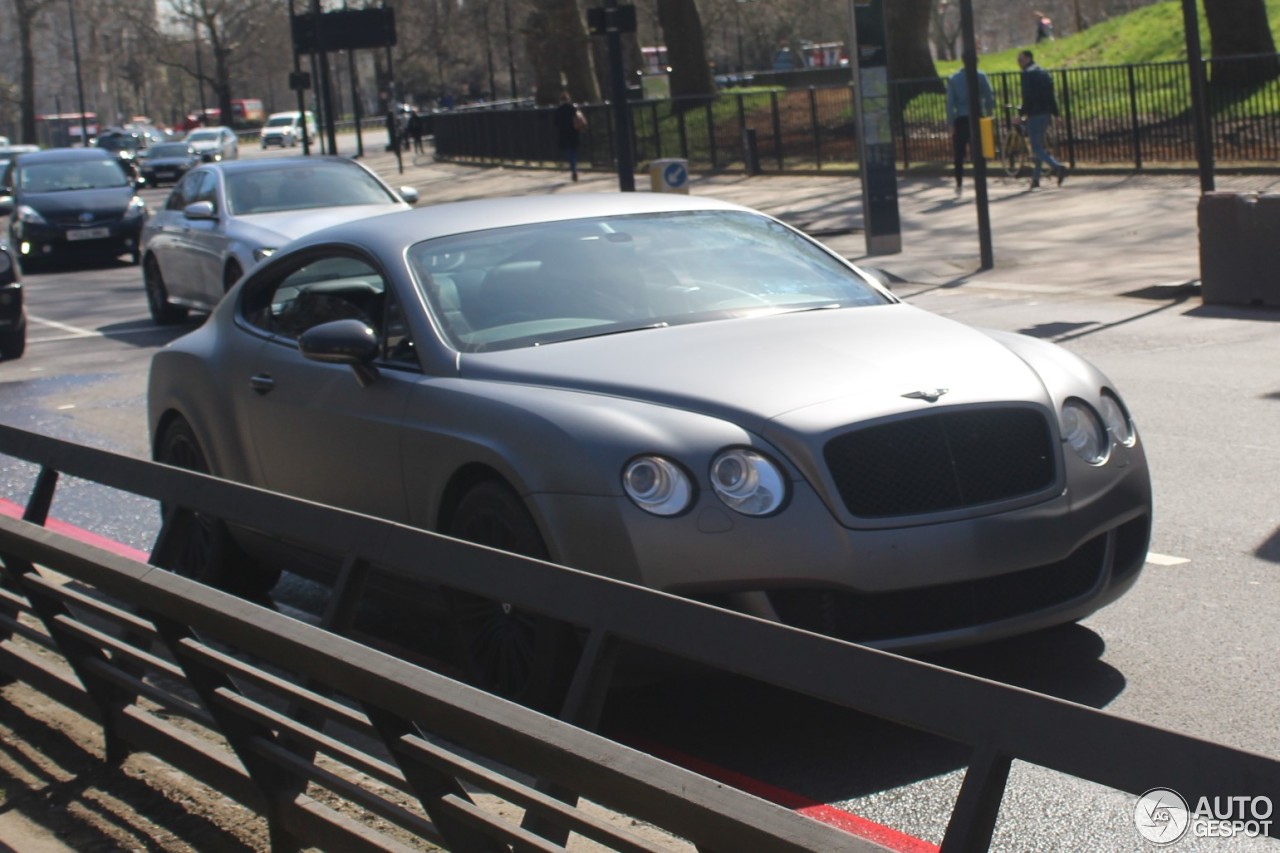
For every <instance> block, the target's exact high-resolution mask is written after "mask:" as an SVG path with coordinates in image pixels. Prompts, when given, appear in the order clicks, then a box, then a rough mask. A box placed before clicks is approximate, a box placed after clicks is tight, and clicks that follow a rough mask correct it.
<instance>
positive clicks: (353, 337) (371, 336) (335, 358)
mask: <svg viewBox="0 0 1280 853" xmlns="http://www.w3.org/2000/svg"><path fill="white" fill-rule="evenodd" d="M298 349H300V350H301V351H302V355H303V356H304V357H306V358H309V359H311V360H312V361H319V362H322V363H324V364H346V365H349V366H350V367H351V369H352V370H353V371H355V374H356V380H357V381H358V382H359V383H360V384H361V385H362V386H368V385H370V384H372V383H373V382H374V380H376V379H377V378H378V369H377V368H376V367H374V366H373V360H374V359H375V358H377V357H378V336H377V335H376V334H375V333H374V331H373V329H371V328H369V327H368V326H367V325H365V324H364V323H362V322H360V321H359V320H333V321H330V322H328V323H321V324H320V325H318V326H312V327H311V328H310V329H307V330H306V331H305V332H303V333H302V334H301V335H300V336H299V337H298Z"/></svg>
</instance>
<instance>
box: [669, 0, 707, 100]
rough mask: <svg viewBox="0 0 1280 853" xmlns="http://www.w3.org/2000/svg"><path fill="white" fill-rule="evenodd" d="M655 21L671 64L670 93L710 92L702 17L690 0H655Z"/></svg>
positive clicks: (698, 93)
mask: <svg viewBox="0 0 1280 853" xmlns="http://www.w3.org/2000/svg"><path fill="white" fill-rule="evenodd" d="M658 21H659V22H660V23H661V25H662V35H663V39H664V40H665V42H666V45H667V64H668V65H670V66H671V95H672V97H680V96H682V95H708V96H710V95H714V94H715V91H716V84H715V81H714V80H713V79H712V76H711V65H710V63H708V62H707V46H706V42H705V41H704V38H703V33H702V19H701V18H699V17H698V7H697V4H696V3H695V2H694V0H658Z"/></svg>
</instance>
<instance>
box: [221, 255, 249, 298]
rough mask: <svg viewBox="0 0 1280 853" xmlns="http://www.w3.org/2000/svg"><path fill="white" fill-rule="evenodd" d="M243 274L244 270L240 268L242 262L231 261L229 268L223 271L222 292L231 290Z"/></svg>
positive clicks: (228, 264)
mask: <svg viewBox="0 0 1280 853" xmlns="http://www.w3.org/2000/svg"><path fill="white" fill-rule="evenodd" d="M242 275H244V270H242V269H240V264H239V263H238V262H236V261H229V262H228V263H227V268H226V269H225V270H223V272H222V292H223V293H226V292H227V291H228V290H230V289H231V287H232V285H234V284H235V283H236V282H237V281H239V280H240V276H242Z"/></svg>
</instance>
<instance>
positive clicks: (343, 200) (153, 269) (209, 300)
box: [142, 157, 418, 325]
mask: <svg viewBox="0 0 1280 853" xmlns="http://www.w3.org/2000/svg"><path fill="white" fill-rule="evenodd" d="M417 200H418V193H417V191H416V190H414V189H412V188H411V187H401V188H400V191H399V193H397V192H395V191H394V190H392V189H391V187H389V186H387V185H386V184H385V183H383V181H382V180H381V179H380V178H379V177H377V176H376V175H375V174H374V173H373V172H371V171H370V170H369V169H367V168H365V167H364V166H363V165H361V164H359V163H356V162H354V161H352V160H347V159H344V158H341V157H288V158H278V159H271V160H234V161H224V162H221V163H209V164H206V165H204V166H201V167H199V168H197V169H193V170H192V171H190V172H188V173H187V175H186V177H185V178H183V179H182V180H181V181H180V182H179V183H178V185H177V186H175V187H174V189H173V192H172V193H171V194H170V196H169V198H168V200H167V201H166V202H165V205H164V208H163V209H161V210H159V211H157V212H156V213H155V214H154V215H153V216H152V217H151V219H150V220H149V222H148V224H147V227H146V228H145V229H144V230H143V233H142V256H143V257H142V273H143V282H144V285H145V287H146V291H147V304H148V306H149V307H150V309H151V317H152V319H153V320H155V322H156V323H159V324H162V325H164V324H170V323H178V322H181V321H182V320H184V319H186V316H187V312H188V311H189V310H193V309H194V310H197V311H209V310H211V309H212V308H213V306H214V305H216V304H217V303H218V301H219V300H220V299H222V297H223V294H225V293H226V292H227V290H228V289H229V288H230V287H231V285H233V284H235V283H236V281H237V280H238V279H239V278H240V276H241V275H243V274H244V271H245V270H247V269H249V268H250V267H252V266H253V265H254V264H256V263H257V262H258V261H260V260H262V259H263V258H265V257H267V256H269V255H270V254H271V253H272V252H274V251H275V250H276V249H278V248H279V247H280V246H283V245H284V244H285V243H287V242H289V241H290V240H292V239H294V238H296V237H300V236H302V235H304V234H307V233H309V232H311V231H315V230H317V229H319V228H324V227H327V226H329V225H333V224H335V223H339V222H350V221H352V220H354V219H360V218H363V217H366V216H376V215H378V214H381V213H390V212H392V211H398V210H407V209H408V208H409V207H410V205H412V204H414V203H416V202H417Z"/></svg>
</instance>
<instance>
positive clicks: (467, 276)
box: [408, 211, 889, 352]
mask: <svg viewBox="0 0 1280 853" xmlns="http://www.w3.org/2000/svg"><path fill="white" fill-rule="evenodd" d="M408 258H409V263H410V266H411V268H412V270H413V273H414V278H415V281H416V283H417V285H418V287H419V289H420V290H421V291H422V293H423V295H424V297H425V299H426V301H427V303H428V304H429V305H430V307H431V311H432V312H433V313H434V314H435V316H436V318H437V320H438V324H439V326H440V327H441V328H442V329H443V330H444V333H445V335H446V337H447V338H448V340H449V342H450V343H451V345H452V346H453V347H454V348H456V349H457V350H459V351H461V352H485V351H492V350H502V349H513V348H517V347H525V346H540V345H543V344H549V343H555V342H558V341H567V340H573V339H575V338H584V337H596V336H600V335H608V334H618V333H622V332H630V331H636V330H641V329H650V328H656V327H662V326H674V325H682V324H689V323H702V322H710V321H714V320H726V319H733V318H741V317H749V316H754V315H759V314H765V313H782V312H791V311H807V310H816V309H828V308H850V307H856V306H866V305H881V304H884V303H886V302H888V301H889V300H888V298H887V297H885V295H884V294H883V293H882V292H881V291H879V290H877V289H876V288H875V287H874V286H873V285H871V284H870V283H868V282H867V281H866V280H865V279H864V278H863V277H862V276H860V275H859V274H858V273H857V272H856V271H855V270H853V269H852V268H850V267H849V266H848V265H846V264H845V263H843V262H842V261H841V260H840V259H839V258H836V257H834V256H832V255H831V254H829V253H828V252H827V251H825V250H824V249H823V248H822V247H820V246H818V245H817V244H815V243H813V242H811V241H810V240H808V239H806V238H805V237H804V236H802V235H800V234H798V233H796V232H795V231H792V230H791V229H790V228H787V227H786V226H784V225H781V224H779V223H778V222H776V221H774V220H772V219H769V218H768V217H765V216H760V215H758V214H754V213H750V212H738V211H697V212H679V213H661V214H642V215H634V216H620V217H605V218H599V219H587V220H572V221H568V222H548V223H541V224H537V225H524V226H518V227H512V228H501V229H494V230H490V231H480V232H476V233H472V234H463V235H459V236H456V237H445V238H440V239H436V240H429V241H425V242H422V243H418V244H416V245H414V246H412V247H411V248H410V250H409V253H408Z"/></svg>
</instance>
